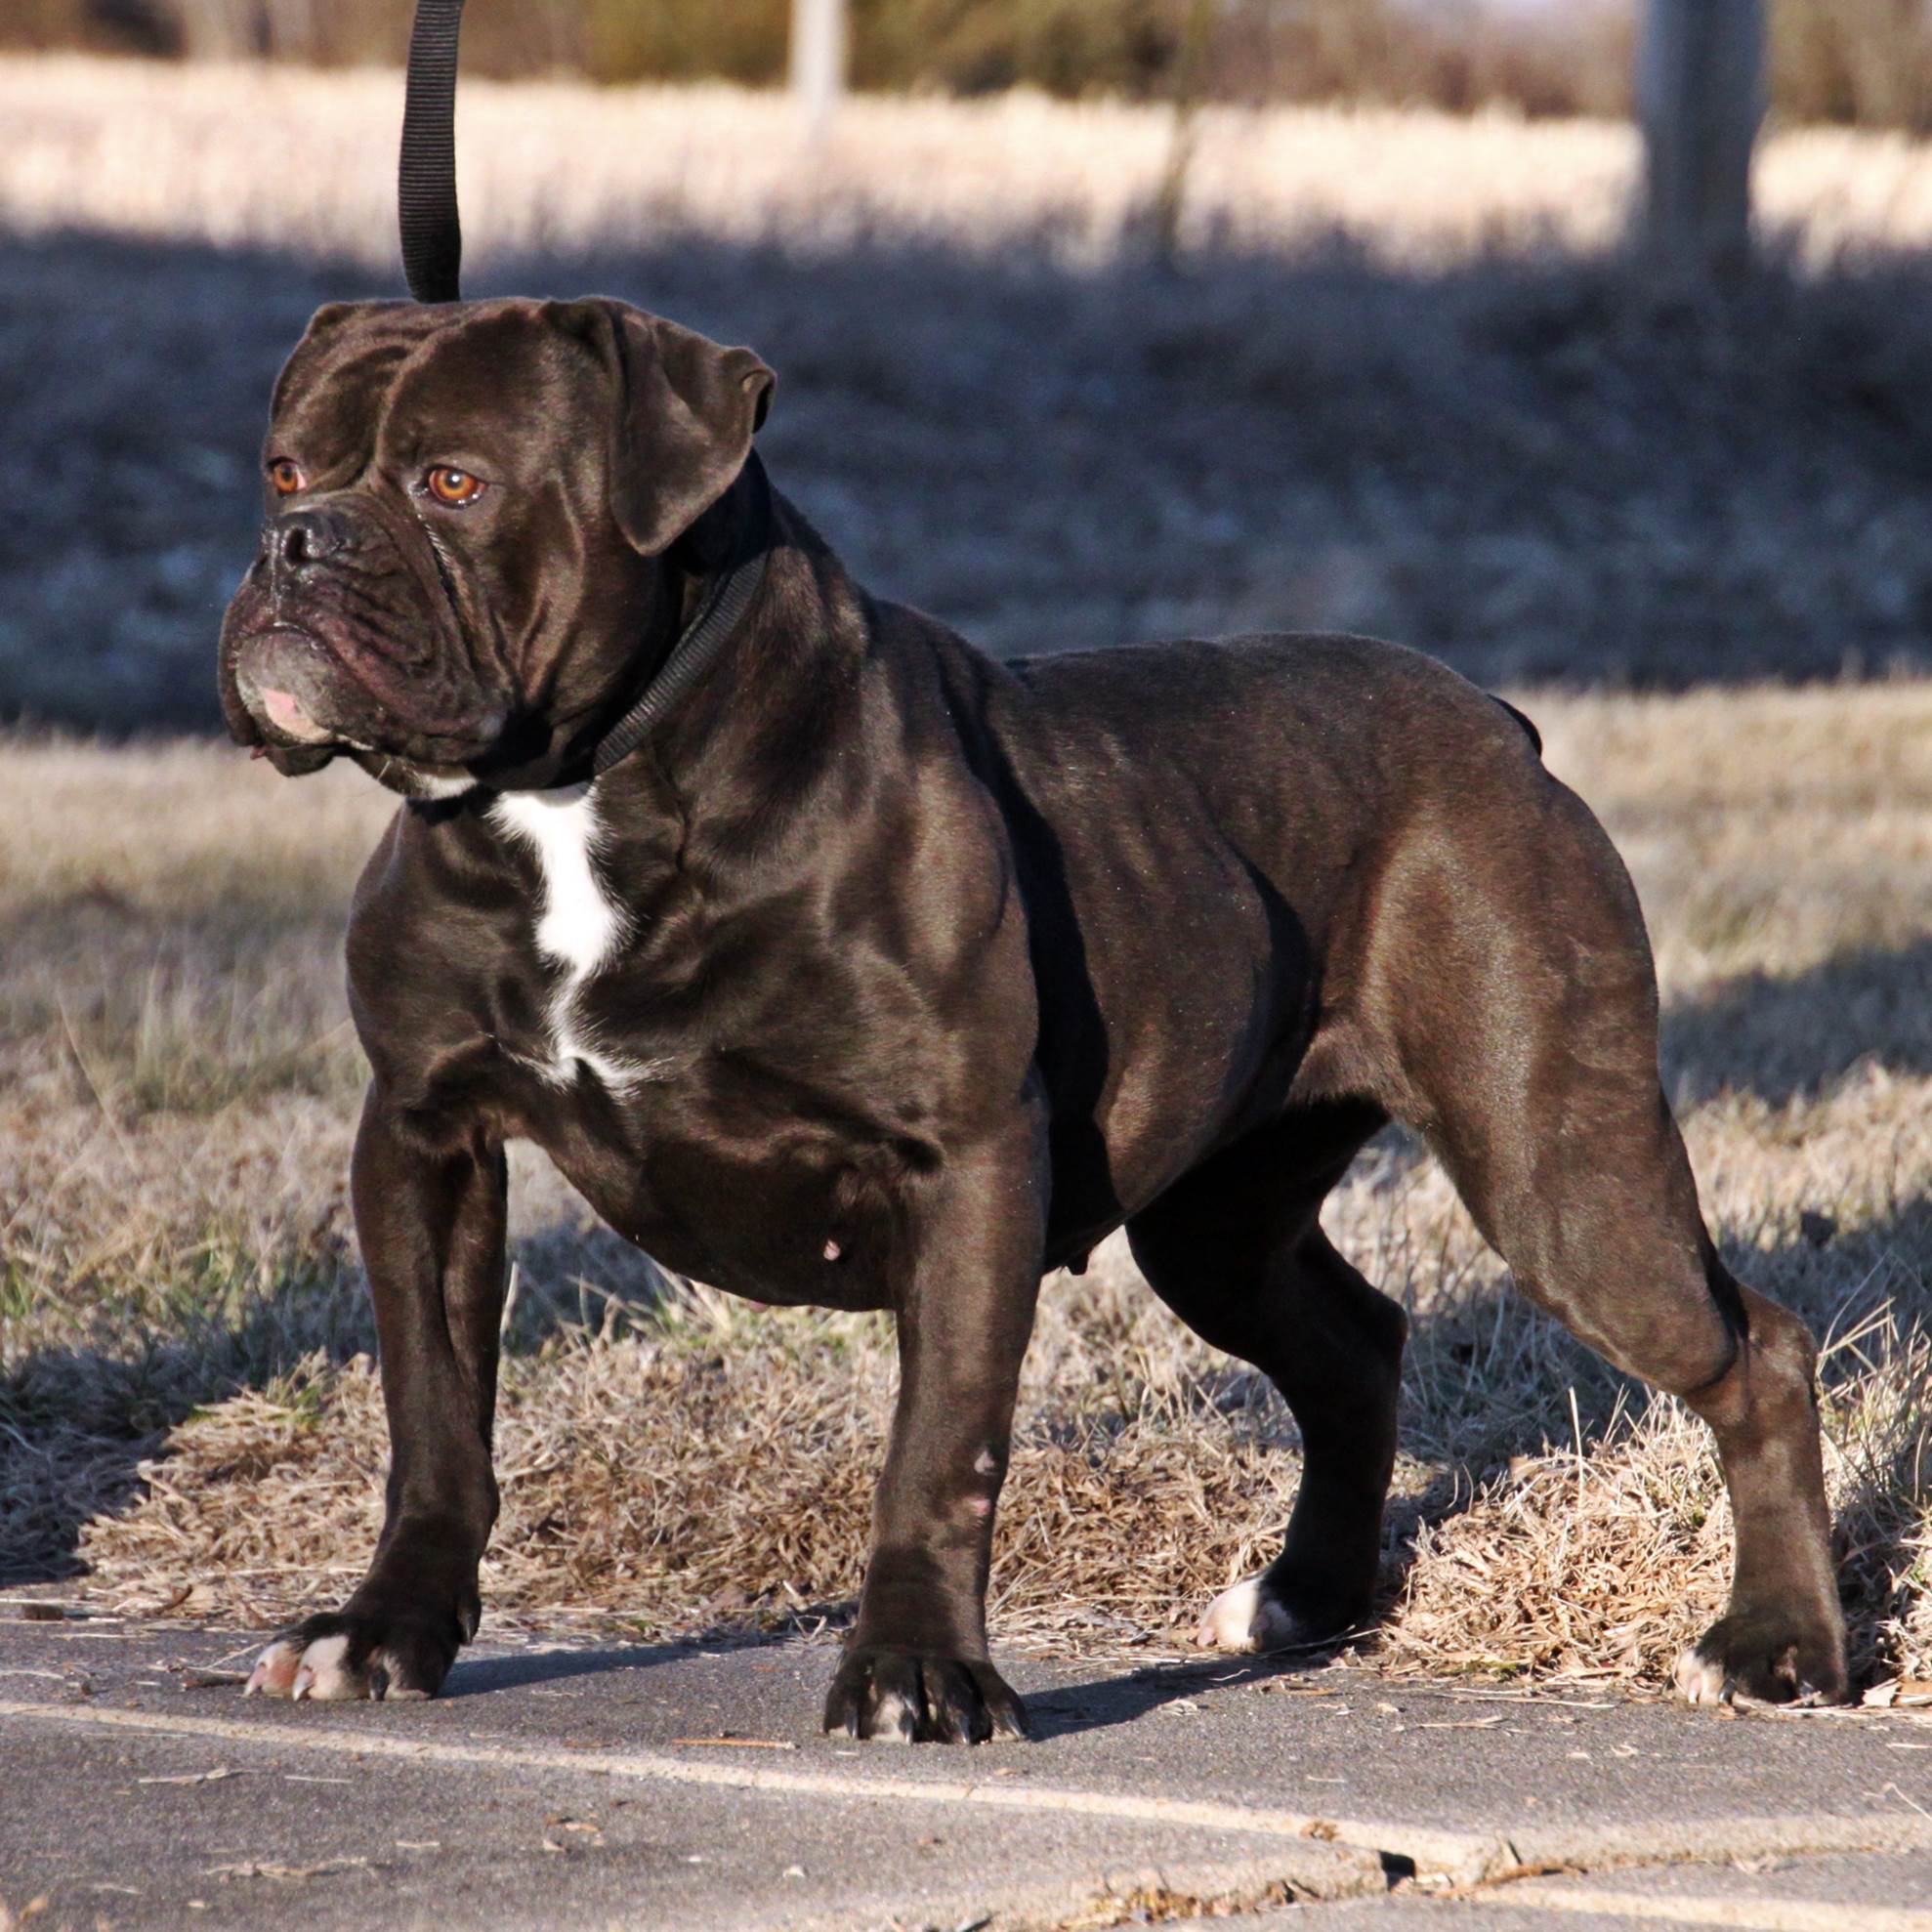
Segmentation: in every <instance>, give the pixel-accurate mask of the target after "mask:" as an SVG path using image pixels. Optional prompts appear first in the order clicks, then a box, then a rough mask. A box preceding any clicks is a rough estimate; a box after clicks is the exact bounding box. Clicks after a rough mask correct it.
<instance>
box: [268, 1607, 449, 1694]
mask: <svg viewBox="0 0 1932 1932" xmlns="http://www.w3.org/2000/svg"><path fill="white" fill-rule="evenodd" d="M455 1656H456V1646H455V1644H454V1643H453V1642H451V1641H445V1640H444V1639H442V1638H440V1637H438V1636H436V1635H435V1634H434V1633H432V1632H431V1631H429V1630H427V1629H425V1628H423V1627H422V1626H420V1625H415V1624H406V1623H400V1622H396V1621H391V1620H388V1619H385V1618H381V1617H363V1616H353V1615H350V1614H349V1613H347V1612H327V1613H324V1614H323V1615H321V1616H318V1617H305V1618H304V1619H303V1620H302V1621H301V1622H300V1623H298V1624H296V1625H295V1626H294V1628H293V1629H289V1630H284V1631H283V1632H282V1633H281V1635H280V1636H278V1637H277V1638H276V1639H275V1640H274V1642H273V1643H272V1644H271V1645H270V1646H269V1647H268V1649H267V1650H265V1651H264V1652H263V1653H262V1655H261V1656H260V1657H259V1658H257V1659H256V1660H255V1668H254V1670H253V1671H252V1672H251V1673H250V1674H249V1678H248V1683H247V1686H246V1688H245V1689H244V1690H243V1691H242V1696H243V1697H245V1698H293V1699H295V1700H297V1701H301V1700H303V1699H313V1700H314V1701H315V1702H317V1703H342V1702H348V1701H354V1700H356V1699H373V1700H375V1701H385V1700H392V1699H394V1700H402V1699H408V1698H433V1697H434V1696H435V1695H436V1694H437V1692H438V1690H439V1689H440V1688H441V1684H442V1680H443V1678H444V1676H445V1675H446V1674H447V1673H448V1670H449V1666H450V1663H451V1662H452V1661H453V1660H454V1659H455Z"/></svg>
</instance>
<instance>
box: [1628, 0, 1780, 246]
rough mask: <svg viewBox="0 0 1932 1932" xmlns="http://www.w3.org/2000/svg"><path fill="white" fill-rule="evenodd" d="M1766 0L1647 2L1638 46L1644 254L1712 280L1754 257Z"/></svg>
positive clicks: (1673, 0)
mask: <svg viewBox="0 0 1932 1932" xmlns="http://www.w3.org/2000/svg"><path fill="white" fill-rule="evenodd" d="M1767 53H1768V44H1767V40H1766V35H1765V25H1764V0H1648V6H1647V11H1646V14H1645V19H1644V27H1643V34H1642V37H1641V39H1640V40H1639V42H1638V47H1637V113H1638V117H1639V119H1640V120H1641V122H1642V123H1643V130H1644V152H1645V173H1644V203H1643V216H1642V221H1643V232H1642V240H1643V245H1644V248H1645V251H1646V253H1647V254H1649V256H1650V257H1651V259H1652V261H1653V262H1655V263H1656V264H1657V265H1658V266H1659V268H1661V269H1663V270H1664V271H1665V272H1666V273H1670V274H1673V275H1677V276H1680V277H1683V278H1685V279H1690V280H1699V281H1701V280H1706V279H1708V278H1711V277H1720V278H1721V277H1725V276H1731V275H1736V274H1740V273H1743V271H1744V270H1745V269H1746V268H1747V267H1748V266H1749V264H1750V258H1751V151H1752V149H1753V147H1755V146H1756V143H1757V133H1758V127H1759V125H1760V123H1761V122H1762V121H1763V119H1764V108H1765V61H1766V56H1767Z"/></svg>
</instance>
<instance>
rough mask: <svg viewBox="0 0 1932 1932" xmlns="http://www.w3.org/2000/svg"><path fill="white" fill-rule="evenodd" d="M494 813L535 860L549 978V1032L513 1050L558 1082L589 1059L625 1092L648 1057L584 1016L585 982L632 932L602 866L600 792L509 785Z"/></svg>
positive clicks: (540, 935)
mask: <svg viewBox="0 0 1932 1932" xmlns="http://www.w3.org/2000/svg"><path fill="white" fill-rule="evenodd" d="M490 818H491V820H492V822H493V823H494V824H495V825H496V827H497V829H498V830H499V831H501V832H503V833H505V834H507V835H508V836H509V837H511V838H513V839H515V840H516V841H518V842H519V843H520V844H522V845H523V846H524V847H525V849H526V850H528V851H529V852H530V853H531V854H532V855H533V856H534V857H535V859H536V862H537V889H536V895H535V899H534V901H533V903H532V904H531V906H530V921H531V928H532V937H533V938H534V940H535V943H536V951H537V957H538V959H539V960H540V961H541V962H542V967H543V972H544V977H545V983H546V984H545V999H544V1032H545V1035H546V1038H545V1040H544V1043H543V1046H542V1047H541V1048H540V1049H539V1050H538V1051H537V1052H535V1053H530V1052H527V1051H520V1052H518V1054H517V1056H516V1057H517V1058H519V1059H520V1060H522V1061H523V1062H524V1064H525V1066H527V1067H528V1068H529V1069H530V1070H531V1071H534V1072H535V1073H537V1074H538V1076H539V1077H540V1078H542V1079H543V1080H545V1081H546V1082H547V1083H549V1084H551V1085H553V1086H558V1087H567V1086H570V1085H572V1084H574V1082H575V1081H576V1079H577V1078H578V1075H579V1071H580V1070H583V1069H587V1070H588V1071H590V1072H591V1073H592V1074H593V1075H594V1076H595V1077H596V1078H597V1079H598V1080H599V1081H600V1082H602V1084H603V1085H605V1086H606V1087H608V1088H609V1089H610V1090H611V1091H612V1092H614V1093H618V1094H622V1093H627V1092H629V1091H630V1090H632V1089H633V1088H635V1087H636V1086H637V1085H638V1083H639V1082H640V1081H642V1080H645V1079H648V1078H650V1077H651V1071H652V1069H651V1066H650V1064H649V1063H647V1062H645V1061H642V1060H639V1059H637V1058H635V1057H632V1056H630V1055H627V1054H625V1053H624V1052H622V1051H621V1050H619V1049H618V1048H617V1047H616V1046H615V1045H614V1044H613V1043H612V1042H609V1041H608V1040H605V1039H604V1038H602V1037H601V1036H600V1035H599V1034H598V1032H597V1031H596V1029H594V1028H592V1027H591V1026H589V1025H588V1024H587V1023H586V1021H585V1020H584V1017H583V993H584V990H585V988H586V987H588V985H589V984H590V982H591V981H592V980H593V979H595V978H596V976H597V975H598V974H599V973H600V972H601V971H603V970H604V969H606V968H607V967H609V965H610V963H611V962H612V961H613V960H614V959H615V957H616V955H617V953H618V951H619V949H620V947H621V946H622V945H623V943H624V940H625V939H626V937H627V936H628V934H629V932H630V915H629V914H627V913H626V911H625V909H624V907H623V905H622V904H621V903H620V902H619V901H618V899H617V897H616V895H615V894H614V892H613V891H612V889H611V886H610V883H609V879H608V878H607V876H606V875H605V873H604V871H603V870H602V869H601V866H600V861H599V854H600V850H601V848H602V845H603V841H604V834H605V827H604V825H603V823H602V821H601V820H600V819H599V817H598V809H597V801H596V796H595V793H594V792H593V790H592V788H591V787H590V786H589V785H587V784H585V785H569V786H566V787H563V788H561V789H559V790H556V791H542V792H506V793H505V794H504V795H503V797H501V798H500V799H498V800H497V802H496V804H495V805H493V806H492V807H491V808H490Z"/></svg>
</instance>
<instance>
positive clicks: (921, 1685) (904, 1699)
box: [825, 1644, 1028, 1744]
mask: <svg viewBox="0 0 1932 1932" xmlns="http://www.w3.org/2000/svg"><path fill="white" fill-rule="evenodd" d="M825 1729H826V1730H827V1731H843V1732H844V1733H845V1734H846V1736H847V1737H849V1738H869V1739H872V1740H875V1741H876V1742H878V1743H893V1744H923V1743H940V1744H984V1743H987V1741H988V1740H989V1739H992V1738H1024V1737H1026V1736H1027V1729H1028V1727H1027V1711H1026V1706H1025V1705H1023V1704H1022V1703H1021V1701H1020V1700H1019V1699H1018V1698H1017V1697H1016V1696H1015V1695H1014V1694H1013V1692H1012V1691H1011V1690H1010V1689H1009V1688H1008V1687H1007V1685H1006V1682H1005V1680H1004V1679H1002V1678H1001V1676H1000V1674H999V1672H998V1671H996V1670H995V1669H994V1668H993V1667H992V1665H991V1664H989V1663H987V1662H985V1661H983V1660H982V1659H977V1658H961V1657H937V1656H932V1655H930V1654H924V1653H921V1652H918V1651H910V1650H900V1649H897V1648H894V1647H893V1646H890V1645H883V1644H865V1645H861V1646H858V1647H855V1648H854V1649H851V1650H848V1651H847V1652H846V1654H845V1658H844V1660H843V1661H842V1662H841V1663H840V1664H839V1667H838V1673H837V1675H836V1676H834V1677H833V1679H832V1688H831V1693H830V1695H829V1696H828V1697H827V1698H826V1699H825Z"/></svg>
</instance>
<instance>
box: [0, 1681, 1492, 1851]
mask: <svg viewBox="0 0 1932 1932" xmlns="http://www.w3.org/2000/svg"><path fill="white" fill-rule="evenodd" d="M0 1718H21V1719H25V1720H28V1721H31V1722H35V1723H41V1724H52V1725H62V1726H66V1727H68V1728H86V1727H90V1726H101V1727H107V1728H115V1729H121V1730H129V1731H147V1732H154V1733H159V1734H161V1735H164V1736H167V1737H174V1738H202V1739H207V1740H210V1741H218V1742H220V1743H231V1744H252V1745H254V1746H255V1747H256V1748H257V1749H266V1748H273V1749H276V1750H304V1751H315V1752H319V1753H323V1754H328V1755H333V1756H337V1757H381V1758H389V1759H393V1760H395V1761H397V1762H399V1763H405V1764H419V1765H420V1764H464V1765H475V1766H480V1767H483V1768H490V1769H497V1770H505V1771H568V1772H580V1773H581V1772H590V1773H596V1774H600V1775H603V1776H606V1777H610V1778H629V1779H635V1780H638V1781H640V1782H646V1783H650V1782H656V1783H662V1784H670V1785H713V1786H717V1787H720V1788H723V1789H728V1790H741V1791H773V1792H778V1793H782V1794H784V1795H787V1796H804V1797H835V1798H866V1799H874V1800H879V1799H890V1800H893V1801H896V1802H902V1803H907V1804H953V1805H974V1806H983V1807H987V1808H991V1809H994V1810H1000V1811H1027V1812H1035V1813H1038V1812H1048V1811H1051V1812H1064V1813H1068V1814H1071V1815H1073V1816H1077V1817H1082V1818H1117V1819H1121V1820H1123V1821H1131V1822H1133V1823H1135V1824H1140V1825H1150V1824H1154V1825H1184V1826H1193V1827H1197V1829H1200V1830H1205V1831H1239V1832H1246V1833H1249V1834H1252V1835H1256V1836H1261V1837H1271V1838H1292V1839H1296V1840H1298V1841H1301V1842H1303V1843H1318V1844H1319V1843H1326V1844H1334V1845H1341V1846H1348V1847H1353V1848H1356V1849H1359V1850H1366V1851H1377V1852H1379V1851H1399V1852H1400V1853H1401V1854H1402V1855H1403V1856H1406V1857H1407V1858H1411V1859H1413V1860H1414V1861H1415V1863H1416V1866H1417V1869H1420V1870H1425V1871H1429V1872H1442V1873H1446V1874H1448V1875H1449V1876H1451V1877H1456V1878H1460V1879H1464V1880H1470V1879H1474V1878H1478V1877H1481V1876H1483V1875H1484V1874H1485V1873H1487V1872H1490V1871H1491V1870H1495V1869H1500V1868H1502V1867H1505V1866H1508V1865H1511V1864H1514V1863H1515V1856H1514V1854H1513V1853H1512V1852H1511V1851H1510V1850H1509V1848H1508V1847H1507V1846H1506V1845H1504V1844H1503V1843H1502V1841H1501V1840H1500V1839H1497V1838H1493V1837H1489V1838H1486V1837H1483V1836H1480V1835H1478V1834H1476V1833H1473V1832H1460V1831H1438V1830H1433V1829H1431V1828H1429V1827H1419V1826H1407V1825H1392V1824H1381V1823H1374V1822H1370V1821H1366V1820H1362V1819H1348V1818H1333V1817H1316V1816H1314V1815H1312V1814H1310V1813H1306V1812H1292V1811H1279V1810H1275V1809H1273V1808H1268V1807H1258V1806H1255V1807H1251V1806H1247V1805H1236V1804H1222V1803H1217V1802H1215V1801H1213V1800H1210V1799H1200V1798H1163V1797H1137V1796H1135V1795H1134V1794H1132V1793H1131V1792H1118V1791H1083V1790H1070V1789H1068V1788H1066V1787H1065V1786H1062V1785H1007V1784H988V1783H980V1782H977V1781H975V1782H971V1783H968V1782H963V1781H959V1780H954V1779H949V1778H945V1779H943V1778H899V1777H892V1776H880V1777H871V1776H853V1775H850V1774H846V1773H840V1772H836V1771H780V1770H777V1769H776V1768H767V1767H765V1766H762V1765H754V1764H743V1763H735V1762H734V1763H718V1762H716V1761H713V1760H709V1759H704V1758H697V1757H692V1758H685V1757H666V1756H664V1755H663V1754H662V1753H660V1752H655V1751H596V1750H555V1749H544V1748H542V1747H531V1746H529V1745H523V1744H484V1743H463V1744H456V1743H443V1742H441V1741H440V1740H434V1739H415V1738H398V1737H385V1736H383V1735H382V1734H380V1733H378V1732H373V1731H363V1730H353V1731H352V1730H344V1729H340V1728H338V1727H336V1726H333V1725H332V1726H330V1727H329V1728H328V1729H326V1730H322V1729H319V1728H315V1729H312V1728H310V1727H309V1726H308V1725H306V1724H277V1723H274V1722H273V1721H270V1722H266V1723H262V1722H253V1723H249V1722H241V1721H238V1720H235V1719H232V1718H225V1717H186V1716H184V1717H171V1716H169V1715H167V1714H166V1713H165V1712H161V1711H147V1710H116V1709H113V1708H111V1707H108V1706H105V1705H85V1704H47V1703H18V1702H9V1701H0ZM698 1748H701V1746H700V1747H698ZM981 1748H982V1749H985V1748H987V1747H986V1746H982V1747H981Z"/></svg>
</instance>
